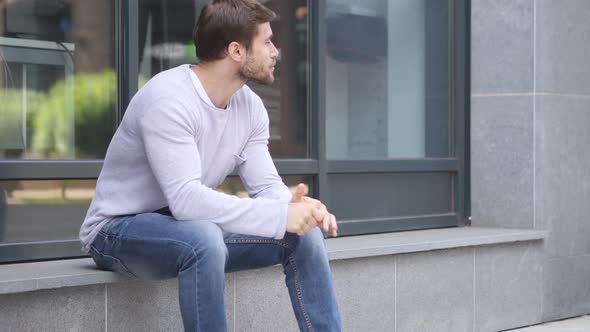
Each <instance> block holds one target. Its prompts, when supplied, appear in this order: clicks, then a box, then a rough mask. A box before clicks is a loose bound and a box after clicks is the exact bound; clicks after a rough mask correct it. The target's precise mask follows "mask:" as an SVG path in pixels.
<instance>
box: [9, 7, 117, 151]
mask: <svg viewBox="0 0 590 332" xmlns="http://www.w3.org/2000/svg"><path fill="white" fill-rule="evenodd" d="M114 14H115V1H114V0H104V1H88V0H84V1H74V0H70V1H42V0H15V1H3V2H0V67H1V68H0V69H1V70H0V159H12V160H23V159H95V158H103V157H104V155H105V151H106V147H107V145H108V143H109V141H110V138H111V136H112V133H113V129H114V115H115V112H114V110H115V107H116V97H117V78H116V77H117V75H116V74H115V41H114V39H115V31H114V27H115V24H114V22H115V15H114Z"/></svg>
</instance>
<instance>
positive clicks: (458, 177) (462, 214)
mask: <svg viewBox="0 0 590 332" xmlns="http://www.w3.org/2000/svg"><path fill="white" fill-rule="evenodd" d="M116 4H117V5H116V11H115V14H116V16H117V17H116V29H115V33H116V37H117V38H116V40H117V45H116V57H117V61H116V70H117V73H118V75H117V76H118V90H117V91H118V103H117V108H116V110H115V112H116V117H115V119H116V123H114V124H113V125H114V126H115V128H116V127H117V126H118V125H119V123H120V121H121V120H122V118H123V112H124V109H125V107H126V105H127V104H128V103H129V101H130V99H131V97H132V96H133V95H134V94H135V92H136V91H137V86H138V85H137V83H138V82H137V79H138V63H137V61H138V54H139V50H138V47H139V46H138V42H137V41H138V34H139V31H138V12H139V0H118V1H117V2H116ZM309 5H310V7H311V8H310V13H311V21H310V29H309V43H310V47H309V54H308V58H309V63H310V69H311V70H310V78H309V80H310V82H309V83H310V87H311V89H310V93H311V98H310V105H309V107H310V111H311V112H310V121H311V123H310V136H311V139H310V151H311V156H312V159H279V160H275V164H276V166H277V169H278V171H279V173H280V174H281V175H306V176H313V177H314V179H315V181H314V183H313V190H314V191H313V195H314V196H315V197H318V198H319V199H321V200H322V201H326V202H329V200H330V192H329V188H330V187H329V183H328V176H329V175H331V174H342V173H347V174H371V173H426V172H440V173H442V174H450V175H452V177H451V178H452V185H451V188H453V189H452V193H451V195H452V200H453V202H454V211H455V212H453V213H445V214H437V215H421V216H412V217H400V218H372V219H363V220H344V221H341V222H340V233H341V234H342V235H354V234H367V233H379V232H391V231H401V230H409V229H426V228H436V227H453V226H463V225H466V224H468V216H469V215H470V212H469V210H470V206H469V160H468V152H469V136H468V127H467V124H468V120H469V117H468V116H469V112H468V110H469V95H470V92H469V85H470V82H469V76H470V74H469V68H470V66H469V65H470V63H469V49H470V45H469V30H470V29H469V26H470V21H469V17H470V3H469V0H455V1H453V9H452V16H453V19H452V32H451V34H452V35H451V39H452V48H453V56H452V57H451V61H452V64H451V66H452V79H453V84H452V100H453V102H452V110H453V115H454V118H453V125H454V132H453V133H452V135H453V138H452V140H451V142H452V143H451V148H452V149H453V152H454V156H453V157H451V158H427V159H392V160H329V159H327V158H326V155H327V154H326V134H325V131H323V130H322V128H325V126H326V112H325V106H324V105H325V94H324V93H323V91H325V88H326V87H325V85H326V75H325V69H324V68H325V54H326V53H325V52H326V51H325V46H324V45H325V42H324V41H325V35H326V31H325V26H324V25H323V24H322V17H324V15H325V13H326V3H325V1H310V2H309ZM101 167H102V160H84V161H66V160H55V161H53V160H51V161H48V160H44V161H0V180H47V179H69V180H71V179H96V178H97V177H98V174H99V173H100V169H101ZM80 222H82V221H80ZM81 256H82V254H81V252H80V244H79V241H78V240H63V241H37V242H27V243H7V244H0V263H5V262H14V261H31V260H43V259H59V258H73V257H81Z"/></svg>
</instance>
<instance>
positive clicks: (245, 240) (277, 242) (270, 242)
mask: <svg viewBox="0 0 590 332" xmlns="http://www.w3.org/2000/svg"><path fill="white" fill-rule="evenodd" d="M224 242H225V243H226V244H245V243H267V244H276V245H279V246H281V247H283V248H287V249H289V250H291V251H295V248H293V247H292V246H290V245H288V244H286V243H284V242H283V241H278V240H273V239H231V240H226V241H224Z"/></svg>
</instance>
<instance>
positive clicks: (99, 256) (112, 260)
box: [90, 246, 136, 278]
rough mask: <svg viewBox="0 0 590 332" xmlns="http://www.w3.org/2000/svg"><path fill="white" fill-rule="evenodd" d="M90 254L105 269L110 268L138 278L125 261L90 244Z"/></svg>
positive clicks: (97, 264)
mask: <svg viewBox="0 0 590 332" xmlns="http://www.w3.org/2000/svg"><path fill="white" fill-rule="evenodd" d="M90 256H91V257H92V259H93V260H94V262H95V263H96V266H98V267H99V268H101V269H103V270H109V271H113V272H117V273H120V274H123V275H126V276H128V277H132V278H136V276H135V274H133V272H131V271H129V269H128V268H127V267H126V266H125V264H123V262H121V261H120V260H119V259H118V258H116V257H113V256H109V255H104V254H103V253H101V252H100V251H98V250H97V249H96V247H94V246H90Z"/></svg>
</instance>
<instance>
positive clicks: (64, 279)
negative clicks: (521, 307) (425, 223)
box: [0, 227, 547, 294]
mask: <svg viewBox="0 0 590 332" xmlns="http://www.w3.org/2000/svg"><path fill="white" fill-rule="evenodd" d="M546 237H547V232H546V231H539V230H521V229H504V228H483V227H461V228H444V229H429V230H420V231H407V232H398V233H385V234H374V235H362V236H353V237H343V238H335V239H328V240H327V241H326V246H327V248H328V256H329V258H330V260H340V259H351V258H362V257H373V256H383V255H395V254H403V253H412V252H421V251H430V250H440V249H450V248H459V247H471V246H482V245H493V244H501V243H510V242H519V241H536V240H542V239H544V238H546ZM129 280H131V279H130V278H127V277H125V276H122V275H119V274H116V273H113V272H109V271H102V270H98V269H97V268H96V267H95V265H94V262H93V261H92V259H90V258H82V259H69V260H60V261H48V262H38V263H20V264H7V265H0V294H10V293H20V292H28V291H35V290H40V289H52V288H61V287H72V286H83V285H94V284H104V283H114V282H122V281H129Z"/></svg>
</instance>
